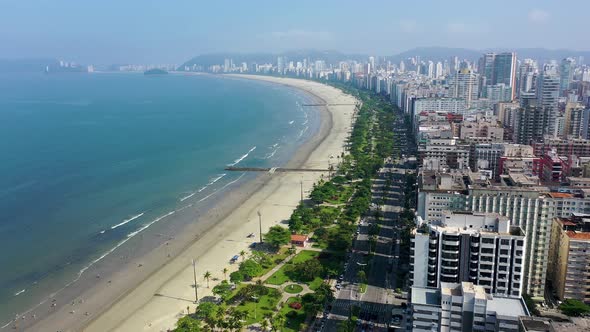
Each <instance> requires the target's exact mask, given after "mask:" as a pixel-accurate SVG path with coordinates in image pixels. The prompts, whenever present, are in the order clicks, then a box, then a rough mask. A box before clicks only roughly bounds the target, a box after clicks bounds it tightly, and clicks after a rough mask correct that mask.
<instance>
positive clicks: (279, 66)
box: [277, 56, 285, 74]
mask: <svg viewBox="0 0 590 332" xmlns="http://www.w3.org/2000/svg"><path fill="white" fill-rule="evenodd" d="M277 70H278V72H279V74H283V71H284V70H285V58H283V57H282V56H280V57H278V58H277Z"/></svg>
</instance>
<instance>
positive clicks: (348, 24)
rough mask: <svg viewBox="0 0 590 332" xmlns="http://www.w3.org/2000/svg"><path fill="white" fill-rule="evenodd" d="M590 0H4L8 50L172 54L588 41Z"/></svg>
mask: <svg viewBox="0 0 590 332" xmlns="http://www.w3.org/2000/svg"><path fill="white" fill-rule="evenodd" d="M589 9H590V1H589V0H569V1H558V0H554V1H546V0H511V1H507V0H487V1H481V0H471V1H467V0H445V1H443V0H431V1H426V0H423V1H421V0H411V1H407V0H406V1H398V0H389V1H386V0H382V1H377V0H357V1H349V0H339V1H322V0H313V1H309V0H296V1H281V0H274V1H266V0H260V1H259V0H235V1H226V0H215V1H202V0H159V1H156V0H36V1H35V0H0V58H11V59H14V58H42V57H44V58H47V57H49V58H60V59H65V60H70V61H77V62H80V63H85V64H113V63H119V64H121V63H137V64H150V63H154V64H155V63H158V64H164V63H170V64H180V63H182V62H184V61H185V60H188V59H190V58H191V57H193V56H195V55H199V54H204V53H212V52H241V53H252V52H272V53H278V52H282V51H287V50H299V49H318V50H336V51H341V52H347V53H361V54H371V55H393V54H397V53H399V52H402V51H405V50H408V49H411V48H414V47H425V46H443V47H461V48H471V49H490V48H528V47H544V48H550V49H555V48H568V49H573V50H588V49H589V48H590V43H589V41H590V36H589V34H588V33H587V31H588V25H587V21H586V19H587V15H588V14H587V13H588V12H589Z"/></svg>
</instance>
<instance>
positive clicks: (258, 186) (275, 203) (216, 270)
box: [27, 75, 356, 332]
mask: <svg viewBox="0 0 590 332" xmlns="http://www.w3.org/2000/svg"><path fill="white" fill-rule="evenodd" d="M232 77H235V78H239V79H256V80H263V81H267V82H272V83H276V84H283V85H288V86H290V87H294V88H297V89H300V90H303V91H305V92H307V93H309V94H311V95H313V96H315V98H316V99H317V100H318V102H319V103H322V102H325V103H326V104H328V106H326V107H321V122H322V123H321V125H320V129H319V131H318V133H317V134H316V135H315V136H314V137H312V138H311V139H310V140H309V141H308V142H306V143H305V144H304V145H303V146H302V147H301V148H300V149H299V150H298V152H297V153H296V154H295V155H294V156H293V158H292V159H291V161H290V162H289V163H288V164H287V165H286V166H288V167H291V168H324V169H325V168H328V166H329V164H330V163H331V164H336V162H337V159H336V156H337V155H340V154H341V153H343V152H344V144H345V141H346V138H347V137H348V135H349V132H350V129H351V125H352V117H353V113H354V109H355V106H354V104H355V102H356V100H355V99H354V98H353V97H351V96H348V95H345V94H343V93H342V91H340V90H338V89H336V88H333V87H330V86H327V85H324V84H321V83H317V82H310V81H305V80H298V79H289V78H276V77H266V76H242V75H232ZM330 104H341V105H333V106H330ZM322 176H327V174H321V173H318V172H289V173H274V174H262V175H260V176H259V177H258V178H257V179H256V180H254V181H251V182H249V183H248V184H246V185H244V186H241V187H240V188H239V189H237V190H233V191H230V192H229V193H227V194H226V196H225V197H223V199H222V200H221V202H220V203H219V204H218V205H217V206H216V207H215V208H213V209H211V210H209V211H208V212H207V213H206V214H205V215H202V216H199V217H198V220H199V222H198V223H195V225H194V226H190V227H188V228H187V229H186V230H184V231H183V232H182V234H181V235H179V236H178V237H176V238H175V239H173V240H171V241H162V245H161V246H160V247H159V248H158V249H156V250H153V251H152V252H151V253H149V254H148V255H146V256H145V257H142V258H141V259H138V260H136V261H133V262H129V264H128V268H126V269H123V270H121V271H118V272H116V273H114V274H113V275H112V276H110V278H109V280H104V279H97V280H96V282H95V283H94V284H93V285H89V287H88V290H87V291H85V292H84V295H83V300H80V301H72V302H73V305H72V306H71V307H70V306H69V305H66V306H62V307H61V308H58V309H56V311H55V312H53V313H52V314H51V315H48V316H47V317H44V318H42V319H39V320H38V321H37V323H36V324H34V325H33V326H31V327H30V328H27V330H30V331H79V330H83V331H93V332H94V331H96V332H104V331H166V330H167V329H171V328H174V326H175V323H176V321H177V320H178V318H179V317H181V316H182V315H184V314H186V310H187V307H188V308H189V310H190V311H191V312H194V310H195V304H194V303H193V300H194V296H195V295H194V288H193V287H191V286H192V284H193V268H192V265H191V261H192V260H193V259H195V260H196V262H197V265H196V270H197V272H196V273H197V282H198V284H199V287H198V292H199V298H203V297H205V296H210V295H212V294H211V288H213V286H214V285H216V284H217V283H218V282H219V281H220V280H221V279H223V273H222V269H223V268H228V269H229V270H230V273H231V272H232V271H234V270H236V269H237V264H233V265H232V264H230V263H229V260H230V258H231V257H232V256H234V255H237V254H238V253H239V252H240V251H242V250H248V249H247V248H248V246H249V245H250V244H251V243H252V242H253V241H257V237H256V238H254V239H248V238H247V235H248V234H250V233H255V234H258V214H257V213H258V211H260V213H261V214H262V231H263V232H265V231H266V230H267V229H268V228H269V227H271V226H273V225H276V224H279V223H283V222H285V221H286V220H287V219H288V218H289V217H290V215H291V213H292V211H293V210H294V209H295V207H296V205H297V204H298V202H299V199H300V187H301V183H303V188H304V191H305V192H306V193H308V192H309V190H310V188H311V187H312V185H313V183H314V182H316V181H317V180H319V179H320V177H322ZM195 219H197V218H196V217H195ZM205 271H210V272H211V274H212V275H213V279H212V280H211V282H210V287H211V288H207V286H206V282H205V281H204V280H203V278H202V275H203V274H204V273H205ZM215 279H217V280H215ZM74 308H75V309H74Z"/></svg>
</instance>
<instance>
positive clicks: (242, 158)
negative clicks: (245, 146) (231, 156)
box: [227, 147, 256, 166]
mask: <svg viewBox="0 0 590 332" xmlns="http://www.w3.org/2000/svg"><path fill="white" fill-rule="evenodd" d="M254 150H256V147H253V148H251V149H250V151H248V153H246V154H245V155H243V156H241V157H240V158H238V159H236V160H234V162H233V163H232V164H228V165H227V166H235V165H237V164H238V163H239V162H240V161H242V160H244V159H246V158H247V157H248V156H249V155H250V153H252V151H254Z"/></svg>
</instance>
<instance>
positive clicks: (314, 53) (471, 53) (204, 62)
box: [179, 46, 590, 70]
mask: <svg viewBox="0 0 590 332" xmlns="http://www.w3.org/2000/svg"><path fill="white" fill-rule="evenodd" d="M487 52H496V53H499V52H516V56H517V58H518V59H525V58H531V59H536V60H538V61H539V63H544V62H547V61H549V60H558V61H559V60H561V59H563V58H566V57H574V58H576V59H577V58H578V57H579V56H583V57H584V58H585V59H586V60H587V61H590V51H574V50H567V49H558V50H550V49H544V48H519V49H507V48H504V49H502V48H497V49H491V48H490V49H485V50H474V49H467V48H453V47H438V46H435V47H417V48H413V49H410V50H407V51H404V52H401V53H398V54H395V55H389V56H383V57H379V58H380V59H384V60H385V61H391V62H392V63H399V62H400V61H401V60H406V59H407V58H410V57H415V56H419V57H420V59H421V60H431V61H435V62H436V61H441V62H443V61H445V60H449V59H450V58H451V57H453V56H456V57H458V58H459V59H460V60H462V59H467V60H469V61H472V62H477V60H478V59H479V58H480V57H481V56H482V54H484V53H487ZM279 56H283V57H285V58H286V62H288V61H301V60H302V59H308V60H309V61H315V60H324V61H326V63H329V64H336V63H338V61H343V60H356V61H361V62H364V61H367V59H368V58H369V55H365V54H347V53H342V52H337V51H318V50H300V51H289V52H283V53H210V54H202V55H198V56H196V57H194V58H192V59H190V60H188V61H187V62H185V63H184V64H182V65H181V66H180V67H179V70H182V69H183V68H184V67H185V66H189V67H192V66H193V65H197V66H202V67H209V66H212V65H223V64H224V61H225V59H232V61H233V62H234V64H236V65H239V64H240V63H242V62H246V63H247V64H250V63H253V62H254V63H257V64H265V63H271V64H276V63H277V58H278V57H279Z"/></svg>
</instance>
